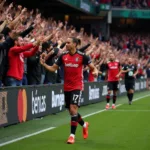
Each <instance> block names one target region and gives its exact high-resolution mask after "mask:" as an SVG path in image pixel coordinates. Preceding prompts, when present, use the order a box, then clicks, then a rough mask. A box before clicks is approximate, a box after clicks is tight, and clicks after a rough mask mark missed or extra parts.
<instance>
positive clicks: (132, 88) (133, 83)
mask: <svg viewBox="0 0 150 150" xmlns="http://www.w3.org/2000/svg"><path fill="white" fill-rule="evenodd" d="M134 85H135V82H134V81H133V82H131V83H130V84H129V86H130V87H129V92H128V93H129V105H131V104H132V100H133V95H134Z"/></svg>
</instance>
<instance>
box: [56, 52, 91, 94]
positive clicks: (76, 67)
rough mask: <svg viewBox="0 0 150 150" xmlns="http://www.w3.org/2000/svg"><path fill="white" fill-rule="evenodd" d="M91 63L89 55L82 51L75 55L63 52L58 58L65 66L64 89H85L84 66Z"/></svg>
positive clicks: (59, 63) (60, 63) (59, 64)
mask: <svg viewBox="0 0 150 150" xmlns="http://www.w3.org/2000/svg"><path fill="white" fill-rule="evenodd" d="M90 63H91V60H90V58H89V57H88V56H86V55H85V54H84V53H81V52H80V51H77V52H76V53H75V54H74V55H71V54H69V52H68V51H67V52H65V53H63V54H62V55H61V56H60V57H59V58H58V60H57V62H56V64H57V65H58V66H61V65H63V67H64V91H73V90H83V88H84V87H83V85H84V84H83V67H84V65H88V64H90Z"/></svg>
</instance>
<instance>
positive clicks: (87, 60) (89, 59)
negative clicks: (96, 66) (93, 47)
mask: <svg viewBox="0 0 150 150" xmlns="http://www.w3.org/2000/svg"><path fill="white" fill-rule="evenodd" d="M90 63H91V58H90V57H89V56H87V55H83V65H89V64H90Z"/></svg>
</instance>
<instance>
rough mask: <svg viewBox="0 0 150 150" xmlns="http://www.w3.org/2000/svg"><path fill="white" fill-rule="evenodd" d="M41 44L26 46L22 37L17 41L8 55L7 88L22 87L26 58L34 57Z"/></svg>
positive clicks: (35, 43)
mask: <svg viewBox="0 0 150 150" xmlns="http://www.w3.org/2000/svg"><path fill="white" fill-rule="evenodd" d="M39 44H40V41H38V42H34V43H33V44H32V43H31V44H27V45H24V41H23V39H22V38H21V37H18V38H17V39H16V40H15V46H14V47H12V48H10V50H9V53H8V59H9V69H8V71H7V78H6V84H7V86H22V79H23V73H24V58H27V57H31V56H33V55H34V54H35V53H36V52H37V50H38V46H39ZM31 48H32V49H31Z"/></svg>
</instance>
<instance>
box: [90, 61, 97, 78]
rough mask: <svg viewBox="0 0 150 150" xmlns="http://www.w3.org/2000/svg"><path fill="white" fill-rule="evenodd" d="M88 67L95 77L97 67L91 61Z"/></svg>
mask: <svg viewBox="0 0 150 150" xmlns="http://www.w3.org/2000/svg"><path fill="white" fill-rule="evenodd" d="M88 67H89V68H90V70H91V71H92V74H93V75H94V76H95V77H97V76H98V73H99V71H98V70H97V68H96V67H95V66H94V64H93V63H90V64H89V65H88Z"/></svg>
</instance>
